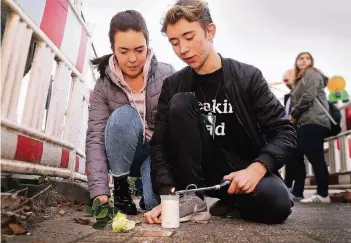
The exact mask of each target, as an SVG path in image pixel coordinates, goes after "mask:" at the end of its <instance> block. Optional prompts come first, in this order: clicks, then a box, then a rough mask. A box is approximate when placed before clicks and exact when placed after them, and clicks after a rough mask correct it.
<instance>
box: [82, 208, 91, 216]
mask: <svg viewBox="0 0 351 243" xmlns="http://www.w3.org/2000/svg"><path fill="white" fill-rule="evenodd" d="M83 216H84V217H93V208H92V207H90V206H85V207H84V209H83Z"/></svg>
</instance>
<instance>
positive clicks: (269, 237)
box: [2, 200, 351, 243]
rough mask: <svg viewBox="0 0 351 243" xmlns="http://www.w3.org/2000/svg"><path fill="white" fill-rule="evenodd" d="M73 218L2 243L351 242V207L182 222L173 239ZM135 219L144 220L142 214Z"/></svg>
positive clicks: (312, 207)
mask: <svg viewBox="0 0 351 243" xmlns="http://www.w3.org/2000/svg"><path fill="white" fill-rule="evenodd" d="M209 203H213V200H209ZM73 217H81V215H80V213H78V212H77V213H76V214H73V215H65V216H63V217H61V218H57V219H54V220H49V221H45V222H43V223H41V225H40V226H38V227H37V228H35V229H34V231H32V232H31V235H30V236H20V237H15V238H7V239H4V238H3V240H2V242H33V243H34V242H35V243H48V242H50V243H51V242H52V243H56V242H57V243H63V242H72V243H88V242H100V243H110V242H124V243H126V242H128V243H132V242H133V243H134V242H135V243H136V242H198V243H200V242H201V243H202V242H218V243H220V242H335V243H343V242H351V204H337V203H333V204H329V205H316V204H315V205H302V204H296V205H295V207H294V208H293V213H292V215H291V216H290V217H289V219H288V220H287V221H286V222H285V223H284V224H281V225H263V224H257V223H250V222H246V221H243V220H241V219H223V218H216V217H212V218H211V219H210V222H209V223H208V224H196V223H191V222H188V223H182V224H181V226H180V228H179V229H177V230H175V232H174V234H173V235H172V236H171V237H140V236H138V235H140V233H141V232H144V231H158V230H163V229H162V228H161V227H160V226H157V225H147V224H144V223H142V224H140V225H138V226H136V227H135V228H134V229H133V230H132V231H131V232H130V233H114V232H112V231H111V230H109V229H106V230H102V231H96V230H94V229H92V228H91V227H90V226H84V225H79V224H76V223H73V222H72V218H73ZM134 219H136V220H142V214H139V215H138V216H136V217H135V218H134Z"/></svg>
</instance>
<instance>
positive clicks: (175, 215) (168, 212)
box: [161, 195, 179, 229]
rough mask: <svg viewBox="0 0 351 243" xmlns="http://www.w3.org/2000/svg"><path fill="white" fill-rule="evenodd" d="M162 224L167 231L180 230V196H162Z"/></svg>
mask: <svg viewBox="0 0 351 243" xmlns="http://www.w3.org/2000/svg"><path fill="white" fill-rule="evenodd" d="M161 205H162V213H161V216H162V221H161V222H162V224H161V226H162V227H163V228H166V229H173V228H179V195H161Z"/></svg>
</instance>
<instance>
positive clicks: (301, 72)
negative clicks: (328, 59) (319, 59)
mask: <svg viewBox="0 0 351 243" xmlns="http://www.w3.org/2000/svg"><path fill="white" fill-rule="evenodd" d="M304 54H306V55H308V56H309V57H310V58H311V65H309V66H308V67H307V68H305V69H304V70H301V69H299V67H298V66H297V60H298V59H299V58H300V56H302V55H304ZM313 66H314V59H313V56H312V55H311V53H309V52H306V51H305V52H301V53H299V55H297V57H296V59H295V81H296V79H299V78H301V77H302V76H303V75H304V73H305V72H306V71H307V70H308V69H310V68H312V67H313Z"/></svg>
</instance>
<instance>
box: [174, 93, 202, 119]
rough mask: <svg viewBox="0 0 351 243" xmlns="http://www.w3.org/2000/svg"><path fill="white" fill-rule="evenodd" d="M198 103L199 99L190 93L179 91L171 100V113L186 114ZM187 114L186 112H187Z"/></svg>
mask: <svg viewBox="0 0 351 243" xmlns="http://www.w3.org/2000/svg"><path fill="white" fill-rule="evenodd" d="M196 104H197V99H196V97H195V96H194V95H192V94H190V93H177V94H175V95H174V96H173V98H172V99H171V100H170V102H169V113H170V115H179V114H184V112H187V111H188V110H189V109H191V108H192V107H194V106H195V105H196ZM185 114H186V113H185Z"/></svg>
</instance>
